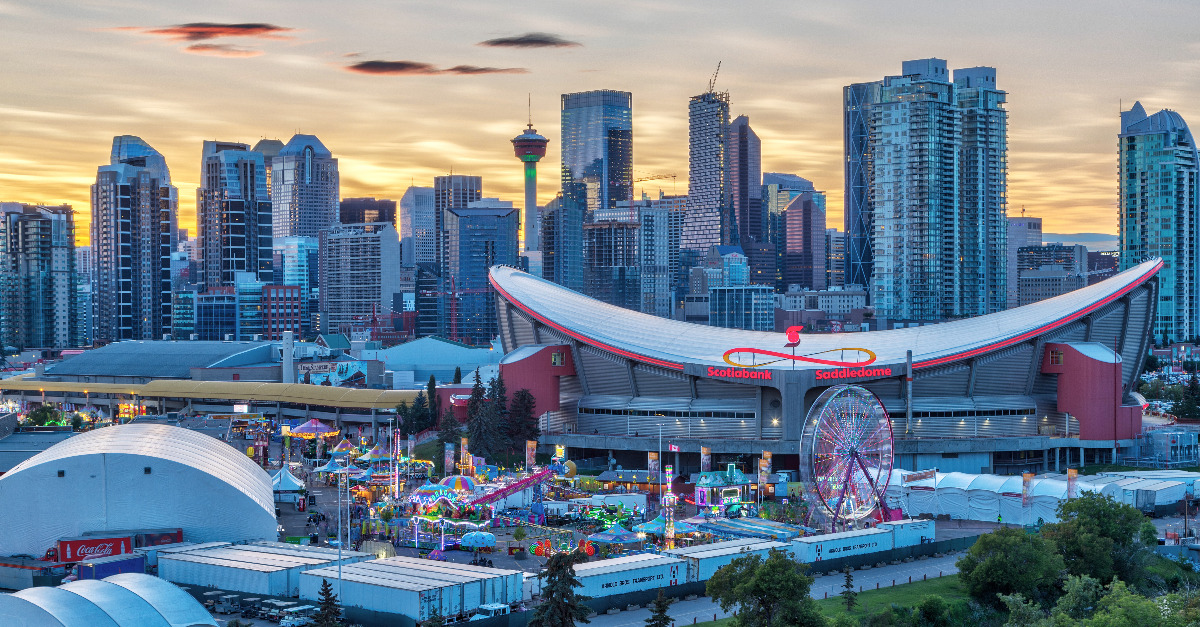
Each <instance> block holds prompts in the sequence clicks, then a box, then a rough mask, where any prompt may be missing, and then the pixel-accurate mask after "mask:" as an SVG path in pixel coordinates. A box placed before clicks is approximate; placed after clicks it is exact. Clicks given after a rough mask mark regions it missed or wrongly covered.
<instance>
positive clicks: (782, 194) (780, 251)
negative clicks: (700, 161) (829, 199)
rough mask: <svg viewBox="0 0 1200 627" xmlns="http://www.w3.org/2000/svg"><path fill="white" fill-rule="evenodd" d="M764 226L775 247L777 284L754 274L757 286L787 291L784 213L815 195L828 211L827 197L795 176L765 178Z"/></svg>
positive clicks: (776, 173) (771, 173) (765, 176)
mask: <svg viewBox="0 0 1200 627" xmlns="http://www.w3.org/2000/svg"><path fill="white" fill-rule="evenodd" d="M762 181H763V185H762V206H763V225H764V228H765V229H766V239H767V241H768V242H769V243H770V244H771V250H772V251H773V253H774V254H773V255H772V258H773V260H774V263H775V267H774V268H772V269H771V271H772V272H773V273H774V274H773V276H774V280H773V281H770V280H763V277H762V274H759V273H757V272H756V273H754V274H753V278H754V282H755V283H760V284H764V285H771V284H772V283H773V284H774V286H775V290H776V291H779V292H784V291H787V288H788V285H787V282H786V281H785V280H784V278H783V267H784V256H785V255H786V253H787V237H786V234H785V232H784V223H783V211H784V209H786V208H787V207H788V205H790V204H791V203H792V201H793V200H795V199H796V198H797V197H798V196H800V195H801V194H806V193H811V194H813V202H814V203H816V204H817V205H818V206H820V207H821V209H822V211H824V208H825V193H824V192H818V191H817V188H816V187H815V186H813V183H812V181H810V180H808V179H806V178H804V177H801V176H797V175H795V174H785V173H781V172H767V173H766V174H764V175H763V177H762Z"/></svg>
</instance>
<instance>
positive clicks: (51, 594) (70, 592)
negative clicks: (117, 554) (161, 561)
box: [0, 573, 217, 627]
mask: <svg viewBox="0 0 1200 627" xmlns="http://www.w3.org/2000/svg"><path fill="white" fill-rule="evenodd" d="M0 623H2V624H4V625H38V626H50V627H57V626H59V625H61V626H62V627H104V626H106V625H109V626H112V627H200V626H201V625H208V626H211V627H216V625H217V622H216V620H214V619H213V617H212V615H210V614H209V613H208V612H206V611H205V610H204V607H203V606H201V605H200V603H199V602H198V601H196V600H195V599H194V598H192V597H191V596H190V595H188V594H187V593H186V592H184V591H183V590H180V589H179V588H177V587H175V586H174V585H172V584H170V583H167V582H166V581H163V580H162V579H159V578H158V577H151V576H150V575H144V574H140V573H125V574H121V575H113V576H111V577H108V578H106V579H103V580H95V579H83V580H79V581H73V582H71V583H68V584H66V585H63V586H59V587H57V588H49V587H36V588H28V589H26V590H22V591H20V592H16V593H14V594H2V595H0Z"/></svg>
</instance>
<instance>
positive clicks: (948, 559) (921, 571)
mask: <svg viewBox="0 0 1200 627" xmlns="http://www.w3.org/2000/svg"><path fill="white" fill-rule="evenodd" d="M960 557H962V554H957V555H946V556H944V557H931V558H929V559H925V560H915V561H912V562H901V563H900V564H894V565H893V564H889V565H887V566H884V567H882V568H871V569H868V570H856V571H854V583H855V585H856V586H859V587H861V588H862V589H863V590H867V589H874V588H875V586H876V584H878V585H879V587H881V588H882V587H886V586H890V585H892V582H893V581H894V582H895V584H896V585H900V584H905V583H908V581H909V577H912V580H913V581H918V580H920V579H922V578H926V577H928V578H935V577H939V576H945V575H951V574H954V573H957V572H958V568H957V567H956V566H955V565H954V562H956V561H957V560H958V559H959V558H960ZM843 582H844V578H843V576H842V575H840V574H833V575H825V576H823V577H817V580H816V582H815V583H813V587H812V593H811V596H812V597H813V598H814V599H822V598H825V595H826V594H828V595H829V596H836V595H837V593H838V592H841V590H842V584H843ZM669 613H670V615H671V618H673V619H674V620H675V624H676V625H677V626H678V627H683V626H684V625H691V624H692V623H694V622H695V623H703V622H706V621H711V620H714V618H717V619H719V618H726V617H727V616H729V614H728V613H726V612H722V611H721V607H720V606H719V605H717V604H716V603H714V602H713V601H712V599H710V598H708V597H701V598H699V599H694V600H692V601H682V600H681V601H676V602H675V603H673V604H671V610H670V612H669ZM649 616H650V610H648V609H645V608H643V609H640V610H633V611H632V612H620V613H618V614H600V615H597V616H593V617H592V622H591V623H590V627H643V626H644V625H645V624H646V619H647V618H648V617H649Z"/></svg>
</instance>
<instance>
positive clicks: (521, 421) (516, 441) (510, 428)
mask: <svg viewBox="0 0 1200 627" xmlns="http://www.w3.org/2000/svg"><path fill="white" fill-rule="evenodd" d="M536 404H537V402H536V399H534V398H533V393H532V392H530V391H529V390H526V389H524V388H522V389H520V390H517V391H516V393H515V394H513V397H512V402H511V403H509V405H508V420H507V421H505V423H504V428H505V434H506V435H507V436H508V439H509V441H510V442H512V446H513V447H514V448H517V449H520V448H521V445H522V444H523V443H524V442H525V441H526V440H536V439H538V436H540V435H541V430H540V429H538V423H537V417H536V416H534V415H533V412H534V410H535V406H536Z"/></svg>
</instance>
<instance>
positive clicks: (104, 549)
mask: <svg viewBox="0 0 1200 627" xmlns="http://www.w3.org/2000/svg"><path fill="white" fill-rule="evenodd" d="M113 546H115V545H114V544H113V543H112V542H105V543H104V544H97V545H94V546H81V547H79V549H78V550H77V551H76V553H77V554H78V555H79V557H107V556H109V555H112V554H113Z"/></svg>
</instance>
